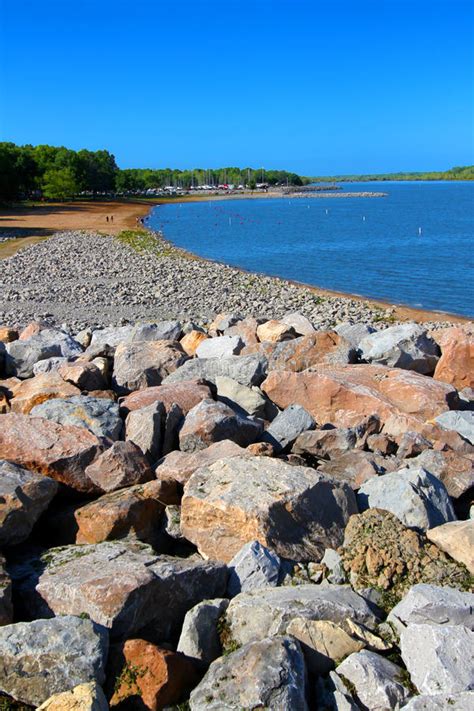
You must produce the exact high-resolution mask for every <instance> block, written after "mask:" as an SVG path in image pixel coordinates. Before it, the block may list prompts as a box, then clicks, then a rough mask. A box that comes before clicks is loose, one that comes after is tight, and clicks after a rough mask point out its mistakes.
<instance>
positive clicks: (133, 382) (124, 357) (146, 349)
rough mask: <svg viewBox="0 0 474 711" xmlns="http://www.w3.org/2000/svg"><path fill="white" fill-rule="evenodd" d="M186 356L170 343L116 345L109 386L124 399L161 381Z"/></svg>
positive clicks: (152, 342) (172, 342) (138, 342)
mask: <svg viewBox="0 0 474 711" xmlns="http://www.w3.org/2000/svg"><path fill="white" fill-rule="evenodd" d="M187 359H188V356H187V355H186V353H185V352H184V351H183V349H182V348H181V346H180V345H179V343H177V342H174V341H134V342H133V343H119V345H118V346H117V348H116V350H115V359H114V370H113V374H112V384H113V387H114V389H115V390H117V392H119V393H120V394H122V395H126V394H127V393H129V392H132V391H133V390H141V389H143V388H147V387H149V386H152V385H160V384H161V382H162V380H163V379H164V378H165V377H166V376H167V375H169V374H170V373H172V372H173V371H174V370H176V369H177V368H179V366H180V365H182V364H183V363H184V362H185V361H186V360H187Z"/></svg>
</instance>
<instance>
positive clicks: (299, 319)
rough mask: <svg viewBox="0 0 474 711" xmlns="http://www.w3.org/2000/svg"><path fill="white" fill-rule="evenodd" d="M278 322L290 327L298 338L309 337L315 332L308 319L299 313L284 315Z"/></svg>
mask: <svg viewBox="0 0 474 711" xmlns="http://www.w3.org/2000/svg"><path fill="white" fill-rule="evenodd" d="M280 321H282V322H283V323H286V324H287V325H288V326H291V328H293V330H294V332H295V333H296V334H297V335H298V336H310V335H311V334H312V333H314V332H315V330H316V329H315V328H314V326H313V324H312V323H311V321H310V320H309V318H306V316H303V314H301V313H300V312H299V311H295V312H294V313H289V314H285V316H283V318H282V319H280Z"/></svg>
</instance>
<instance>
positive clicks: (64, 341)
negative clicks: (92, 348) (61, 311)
mask: <svg viewBox="0 0 474 711" xmlns="http://www.w3.org/2000/svg"><path fill="white" fill-rule="evenodd" d="M6 350H7V362H6V367H7V375H16V376H17V377H18V378H31V376H32V375H33V366H34V364H35V363H37V362H38V361H39V360H44V359H45V358H52V357H55V356H63V357H64V358H70V357H72V356H77V355H80V354H81V353H82V347H81V346H80V344H79V343H77V342H76V341H75V340H74V339H73V338H71V337H70V336H69V335H68V334H67V333H65V332H64V331H60V330H59V329H53V328H46V329H43V330H41V331H40V332H39V333H37V334H36V335H34V336H32V337H31V338H28V339H27V340H24V339H22V338H21V337H20V339H19V340H17V341H12V342H11V343H7V346H6Z"/></svg>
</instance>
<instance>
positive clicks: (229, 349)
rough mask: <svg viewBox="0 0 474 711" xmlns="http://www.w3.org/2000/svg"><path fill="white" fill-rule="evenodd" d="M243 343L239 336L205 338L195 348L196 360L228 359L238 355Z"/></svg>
mask: <svg viewBox="0 0 474 711" xmlns="http://www.w3.org/2000/svg"><path fill="white" fill-rule="evenodd" d="M243 346H244V343H243V341H242V339H241V338H240V336H218V337H216V338H206V339H204V340H202V341H201V343H200V344H199V345H198V347H197V348H196V355H197V356H198V358H228V357H229V356H233V355H238V354H239V353H240V351H241V350H242V348H243Z"/></svg>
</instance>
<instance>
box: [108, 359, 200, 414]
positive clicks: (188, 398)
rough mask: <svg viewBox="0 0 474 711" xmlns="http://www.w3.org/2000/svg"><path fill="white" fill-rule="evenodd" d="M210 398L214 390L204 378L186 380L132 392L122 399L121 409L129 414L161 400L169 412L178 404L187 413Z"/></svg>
mask: <svg viewBox="0 0 474 711" xmlns="http://www.w3.org/2000/svg"><path fill="white" fill-rule="evenodd" d="M193 362H194V361H193ZM209 398H210V399H212V390H211V388H210V387H209V385H208V384H207V383H205V382H204V381H202V380H185V381H183V382H180V383H175V384H170V385H158V386H155V387H152V388H144V389H143V390H137V391H136V392H134V393H130V395H127V396H126V397H124V398H123V399H122V400H121V401H120V409H121V411H122V412H123V413H124V414H128V413H129V412H133V411H134V410H140V409H141V408H142V407H147V406H148V405H152V404H153V403H156V402H160V403H162V404H163V405H164V408H165V410H166V411H167V412H168V410H169V409H170V408H171V406H172V405H173V404H176V405H178V406H179V408H180V409H181V410H182V412H183V414H185V415H186V414H187V413H188V412H189V410H192V408H193V407H195V406H196V405H197V404H198V403H199V402H201V400H206V399H209Z"/></svg>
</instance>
